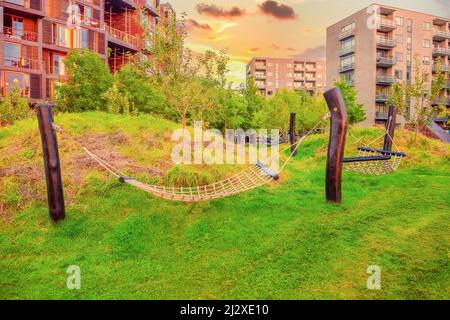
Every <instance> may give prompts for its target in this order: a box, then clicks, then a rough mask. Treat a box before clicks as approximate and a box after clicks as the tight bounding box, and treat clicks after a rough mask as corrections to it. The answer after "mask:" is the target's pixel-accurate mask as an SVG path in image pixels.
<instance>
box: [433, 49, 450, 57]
mask: <svg viewBox="0 0 450 320" xmlns="http://www.w3.org/2000/svg"><path fill="white" fill-rule="evenodd" d="M433 54H434V55H444V56H450V48H441V47H434V48H433Z"/></svg>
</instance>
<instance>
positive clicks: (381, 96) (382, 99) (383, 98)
mask: <svg viewBox="0 0 450 320" xmlns="http://www.w3.org/2000/svg"><path fill="white" fill-rule="evenodd" d="M388 99H389V96H388V94H387V93H378V94H377V95H376V96H375V100H376V101H377V102H386V101H388Z"/></svg>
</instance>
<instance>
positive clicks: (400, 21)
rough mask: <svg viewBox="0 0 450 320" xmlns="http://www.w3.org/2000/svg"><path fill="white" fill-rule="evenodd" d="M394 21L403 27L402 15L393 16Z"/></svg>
mask: <svg viewBox="0 0 450 320" xmlns="http://www.w3.org/2000/svg"><path fill="white" fill-rule="evenodd" d="M395 22H396V23H397V26H399V27H403V24H404V19H403V17H395Z"/></svg>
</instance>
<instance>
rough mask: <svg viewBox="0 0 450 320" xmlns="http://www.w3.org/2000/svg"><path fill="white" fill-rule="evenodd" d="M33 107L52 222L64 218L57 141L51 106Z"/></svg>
mask: <svg viewBox="0 0 450 320" xmlns="http://www.w3.org/2000/svg"><path fill="white" fill-rule="evenodd" d="M35 108H36V113H37V118H38V121H39V131H40V133H41V140H42V150H43V154H44V165H45V177H46V180H47V196H48V207H49V211H50V216H51V218H52V219H53V221H54V222H58V221H60V220H63V219H64V218H65V208H64V194H63V185H62V179H61V164H60V161H59V152H58V141H57V139H56V134H55V131H54V130H53V114H52V107H51V105H49V104H37V105H36V106H35Z"/></svg>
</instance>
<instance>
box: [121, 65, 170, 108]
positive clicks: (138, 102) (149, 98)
mask: <svg viewBox="0 0 450 320" xmlns="http://www.w3.org/2000/svg"><path fill="white" fill-rule="evenodd" d="M115 76H116V82H117V86H118V88H119V90H120V92H121V93H122V94H124V95H126V96H127V98H128V100H129V101H130V103H131V105H133V106H134V107H135V108H136V110H137V111H139V112H141V113H154V114H164V106H165V101H166V96H165V94H164V92H163V90H162V88H161V87H160V86H159V85H158V82H157V81H155V79H154V78H153V77H149V76H147V74H146V73H145V72H144V71H143V70H142V69H141V68H139V67H138V66H137V65H135V64H133V63H130V64H127V65H125V66H123V67H122V68H121V69H120V70H119V72H117V74H116V75H115Z"/></svg>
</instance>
